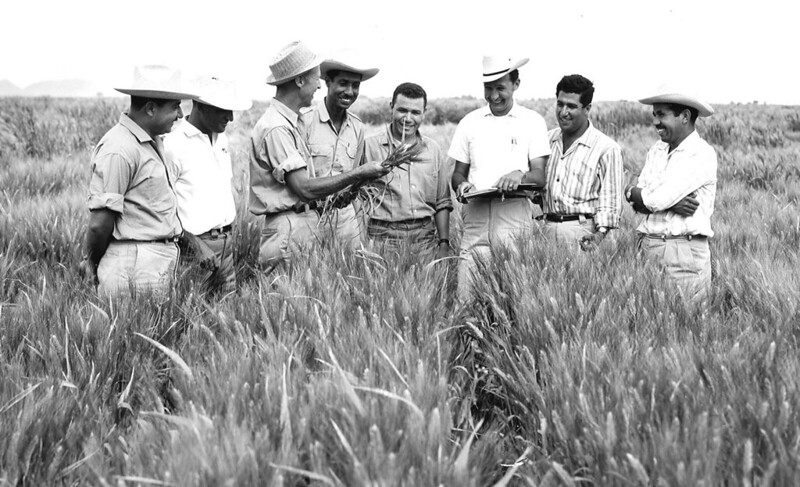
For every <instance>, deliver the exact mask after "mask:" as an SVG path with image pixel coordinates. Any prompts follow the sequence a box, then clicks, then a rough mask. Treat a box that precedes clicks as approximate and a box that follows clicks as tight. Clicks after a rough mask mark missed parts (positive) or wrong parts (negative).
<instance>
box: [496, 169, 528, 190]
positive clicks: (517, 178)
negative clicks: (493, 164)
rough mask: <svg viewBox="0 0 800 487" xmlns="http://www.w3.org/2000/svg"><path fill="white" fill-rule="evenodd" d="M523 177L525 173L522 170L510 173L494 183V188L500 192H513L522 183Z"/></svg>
mask: <svg viewBox="0 0 800 487" xmlns="http://www.w3.org/2000/svg"><path fill="white" fill-rule="evenodd" d="M523 177H525V172H523V171H522V170H519V169H518V170H516V171H512V172H510V173H508V174H506V175H505V176H503V177H501V178H500V179H498V180H497V182H496V183H494V187H495V188H497V189H499V190H500V191H501V192H506V191H514V190H515V189H517V187H518V186H519V183H521V182H522V178H523Z"/></svg>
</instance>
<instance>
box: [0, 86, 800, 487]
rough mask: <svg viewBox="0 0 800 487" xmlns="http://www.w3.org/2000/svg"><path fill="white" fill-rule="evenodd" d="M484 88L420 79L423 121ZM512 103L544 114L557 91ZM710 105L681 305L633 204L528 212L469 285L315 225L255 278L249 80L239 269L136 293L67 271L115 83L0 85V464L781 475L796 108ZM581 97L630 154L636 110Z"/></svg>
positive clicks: (112, 477) (104, 481) (634, 160)
mask: <svg viewBox="0 0 800 487" xmlns="http://www.w3.org/2000/svg"><path fill="white" fill-rule="evenodd" d="M476 103H479V102H478V101H476V100H466V101H465V100H463V99H459V100H435V101H432V104H431V105H432V107H433V108H435V110H436V111H433V112H431V114H429V115H430V116H429V120H430V119H431V118H433V117H432V114H434V113H435V114H436V116H437V117H438V118H436V120H435V121H436V122H437V123H441V124H437V125H426V126H424V127H423V131H424V133H425V134H426V135H429V136H431V137H433V138H434V139H435V140H437V141H438V142H439V143H440V144H441V145H442V146H444V147H447V145H448V143H449V139H450V137H451V136H452V133H453V130H454V125H453V122H454V119H455V120H457V118H458V117H459V116H460V115H463V112H465V111H466V110H468V109H470V108H472V107H474V106H476ZM523 104H526V105H527V106H530V107H532V108H534V109H537V110H539V111H540V112H541V113H542V114H543V115H544V116H545V119H546V121H547V122H548V126H549V127H553V126H554V125H555V120H554V117H553V109H554V102H553V100H532V101H526V102H523ZM716 108H717V109H718V113H717V114H716V115H715V116H714V117H712V118H710V119H708V120H704V121H703V122H702V123H701V124H700V126H699V131H700V133H701V135H702V136H703V137H704V138H706V139H707V140H708V141H709V142H710V143H711V144H713V145H714V147H715V148H716V149H717V152H718V156H719V163H720V164H719V185H718V194H717V202H716V212H715V214H714V217H713V219H712V224H713V226H714V228H715V232H716V236H715V238H714V239H712V242H711V246H712V254H713V259H714V260H713V269H714V276H713V287H712V291H711V294H710V297H709V300H708V302H707V303H706V305H705V306H703V307H701V308H692V307H688V306H686V305H685V304H684V303H683V302H682V301H681V300H680V299H678V297H677V296H676V295H675V293H674V291H673V290H672V287H671V286H670V285H669V283H667V282H665V281H664V280H663V278H662V276H661V275H660V273H659V270H658V269H657V268H655V267H653V266H651V265H649V264H647V263H646V262H644V261H643V260H642V259H640V258H639V257H637V255H636V253H635V252H634V248H633V247H634V246H633V240H634V239H633V229H634V228H635V225H636V222H637V219H636V217H635V215H634V214H633V213H632V211H631V210H630V209H629V208H626V209H625V210H624V212H623V216H622V228H621V229H620V230H618V231H615V232H613V233H612V234H611V236H610V238H608V239H606V241H605V242H604V243H603V244H602V246H601V249H600V250H599V251H598V252H596V253H593V254H581V255H578V256H575V255H574V254H572V253H569V252H567V251H565V250H563V249H560V248H558V247H556V246H554V245H553V244H551V243H550V242H548V241H547V240H546V239H545V238H543V236H542V235H541V234H540V232H538V231H534V232H533V233H532V234H530V235H525V236H522V237H521V238H520V239H519V241H518V242H517V245H516V247H517V248H516V249H498V251H497V253H496V255H495V256H494V259H493V260H492V261H491V262H483V263H481V265H480V266H479V267H480V271H481V273H482V274H481V279H480V283H481V284H480V287H479V289H478V291H477V292H476V293H475V296H474V299H472V300H471V301H470V302H469V303H468V304H467V305H466V306H456V305H455V303H454V300H453V294H454V285H455V282H454V281H455V266H456V262H455V260H454V259H445V260H442V261H436V262H429V261H419V260H417V257H416V256H413V255H407V254H404V253H400V254H390V255H380V254H378V253H375V252H373V251H371V250H370V249H364V250H362V251H358V252H355V253H348V252H345V251H344V250H343V249H342V248H340V247H339V246H338V245H337V244H336V243H335V242H328V241H321V242H318V245H317V248H316V250H315V251H314V252H313V253H310V254H309V255H305V256H304V257H303V258H302V259H299V260H298V261H297V262H295V263H293V264H292V265H291V266H290V267H289V268H287V269H285V270H283V271H281V272H279V273H275V274H270V275H263V274H262V273H261V272H259V270H258V269H257V268H255V266H254V263H255V258H256V253H257V245H258V237H259V226H258V221H257V220H256V219H254V218H252V217H251V216H250V215H249V214H247V212H246V209H245V206H244V205H245V203H246V202H245V201H244V200H245V199H246V198H242V197H241V194H244V195H246V191H247V151H246V147H247V144H246V141H247V135H248V133H249V130H250V128H251V127H252V125H253V124H254V122H255V120H257V118H258V116H259V115H260V113H261V112H262V111H263V109H264V105H263V104H257V105H256V106H255V107H254V108H253V109H251V110H250V111H249V112H246V113H242V114H237V119H236V121H235V122H234V123H233V124H232V125H233V126H232V127H230V128H229V132H230V136H231V149H232V151H231V152H232V155H233V160H234V165H235V171H234V174H235V177H236V186H237V192H238V193H239V200H238V201H239V202H240V203H241V204H240V205H239V208H240V210H239V217H238V219H237V222H236V226H235V236H234V243H235V260H236V266H237V272H238V275H239V290H238V292H237V293H234V294H230V295H227V296H223V297H218V298H214V299H206V298H205V297H203V296H200V295H198V292H197V290H196V289H195V287H194V284H193V282H192V279H191V277H192V276H191V272H190V271H186V270H184V271H182V272H181V274H180V276H179V280H178V283H177V285H176V287H175V290H174V292H173V293H172V295H171V296H170V298H169V299H168V301H167V302H166V303H163V304H155V303H154V301H153V300H152V299H150V296H147V295H146V294H140V295H137V296H135V297H134V298H132V299H128V300H121V301H113V300H104V299H101V298H99V297H97V296H96V295H95V294H94V291H93V289H92V287H91V285H90V284H89V283H88V282H86V281H84V280H83V279H82V278H81V277H80V274H79V272H78V264H79V262H80V259H81V246H82V241H83V234H84V230H85V225H86V221H87V216H88V211H87V209H86V206H85V201H86V195H87V189H88V179H89V174H90V172H89V156H90V151H91V147H92V144H93V143H94V142H96V141H97V140H99V138H100V137H101V136H102V134H103V133H104V132H105V131H106V130H107V129H108V128H110V127H111V125H113V124H114V123H115V122H116V120H117V118H118V116H119V113H120V111H121V110H123V109H124V104H123V101H122V100H113V99H112V100H58V99H14V98H11V99H0V485H223V486H234V485H275V486H280V485H286V486H289V485H304V486H305V485H315V486H316V485H319V486H322V485H334V486H339V485H342V486H344V485H347V486H349V485H387V486H388V485H408V486H436V485H447V486H450V485H452V486H462V485H467V486H469V485H473V486H483V485H499V486H504V485H522V486H555V485H568V486H572V485H658V486H661V485H746V486H751V485H797V484H798V483H800V416H798V414H800V344H798V338H800V299H798V297H799V296H800V292H799V291H800V276H799V274H800V273H799V272H798V271H799V270H800V259H799V258H798V247H799V246H800V212H799V211H798V203H799V202H800V162H799V161H798V159H799V158H800V115H799V114H798V110H797V108H796V107H780V106H765V105H726V106H718V107H716ZM358 110H360V113H361V114H362V117H363V118H364V119H365V120H368V121H369V122H370V123H373V124H376V123H380V122H381V121H382V120H385V116H386V115H388V114H384V113H383V111H384V110H385V100H377V101H374V100H373V101H369V100H365V101H361V100H360V101H359V105H358ZM448 110H450V111H448ZM381 117H384V118H381ZM592 119H593V121H594V123H595V125H596V126H597V127H598V128H600V129H601V130H603V131H605V132H606V133H608V134H609V135H611V136H612V137H613V138H615V139H616V140H617V141H618V142H619V143H620V144H621V146H622V147H623V155H624V158H625V161H626V169H627V170H628V171H629V172H630V173H631V174H634V173H636V171H637V168H639V167H641V165H642V163H643V161H644V155H645V153H646V150H647V148H648V147H649V146H650V145H651V144H652V143H653V142H655V140H656V135H655V132H654V130H653V129H652V128H651V127H650V126H649V121H650V117H649V109H648V107H645V106H642V105H639V104H636V103H630V102H614V103H610V102H606V103H599V102H598V103H596V104H595V107H594V108H593V111H592ZM372 128H373V129H378V127H377V126H374V125H373V126H372ZM452 220H453V226H454V228H456V229H457V228H458V227H459V221H460V218H459V215H458V214H457V213H454V215H453V218H452ZM456 236H457V235H456ZM454 240H455V242H456V244H457V238H454Z"/></svg>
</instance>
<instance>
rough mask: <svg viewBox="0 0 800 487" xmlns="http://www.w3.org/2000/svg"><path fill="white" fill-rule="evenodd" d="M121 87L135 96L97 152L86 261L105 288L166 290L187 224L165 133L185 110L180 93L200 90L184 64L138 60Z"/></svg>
mask: <svg viewBox="0 0 800 487" xmlns="http://www.w3.org/2000/svg"><path fill="white" fill-rule="evenodd" d="M115 89H116V90H117V91H119V92H121V93H125V94H126V95H130V97H131V103H130V108H129V110H128V112H127V113H123V114H122V115H121V116H120V119H119V123H118V124H117V125H115V126H114V127H112V128H111V129H110V130H109V131H108V132H106V134H105V135H104V136H103V138H102V139H100V142H99V143H98V144H97V146H96V147H95V150H94V153H93V154H92V164H91V168H92V177H91V181H90V183H89V201H88V206H89V210H90V214H89V226H88V230H87V233H86V260H85V261H84V262H83V264H82V267H83V268H84V269H85V270H86V271H87V272H89V273H91V275H92V276H93V277H94V278H95V279H96V280H97V282H98V290H99V291H100V292H101V293H103V294H112V295H113V294H125V293H126V292H128V290H129V289H130V288H131V287H133V288H139V289H142V288H150V289H152V290H154V291H156V292H159V293H164V292H166V291H168V289H169V286H170V282H171V278H172V277H173V276H174V273H175V268H176V265H177V262H178V246H177V244H176V240H177V238H178V236H179V235H180V234H181V230H182V229H181V223H180V220H179V218H178V213H177V201H176V197H175V192H174V191H173V182H172V181H171V180H170V177H169V172H168V170H167V166H166V164H165V161H164V150H163V145H162V141H161V137H159V136H160V135H162V134H165V133H167V132H169V131H170V130H171V129H172V124H173V123H175V122H176V121H177V120H179V119H180V118H181V117H182V116H183V113H182V112H181V100H182V99H188V98H195V97H196V96H195V95H194V94H192V93H190V92H187V91H185V90H184V89H183V87H182V83H181V75H180V72H179V71H177V70H173V69H169V68H166V67H164V66H143V67H137V68H136V69H135V70H134V76H133V82H132V83H131V84H130V85H128V86H127V87H124V88H115Z"/></svg>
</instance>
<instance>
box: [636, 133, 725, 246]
mask: <svg viewBox="0 0 800 487" xmlns="http://www.w3.org/2000/svg"><path fill="white" fill-rule="evenodd" d="M637 186H638V187H640V188H641V189H642V202H643V203H644V204H645V206H647V208H648V209H649V210H650V211H652V212H653V213H652V214H650V215H647V216H646V217H645V219H644V221H643V222H642V223H641V225H639V227H638V228H637V231H639V232H642V233H649V234H659V235H705V236H707V237H712V236H713V235H714V232H713V231H712V230H711V214H712V213H714V199H715V197H716V194H717V153H716V152H715V151H714V148H713V147H711V146H710V145H709V144H708V142H706V141H705V140H703V139H701V138H700V136H699V135H698V134H697V132H696V131H695V132H692V133H691V134H689V136H688V137H686V138H685V139H684V140H683V142H681V143H680V145H678V147H676V148H675V150H673V151H672V152H670V150H669V144H667V143H666V142H661V141H659V142H656V143H655V145H653V147H651V148H650V151H649V152H648V153H647V159H646V160H645V163H644V168H642V173H641V174H640V175H639V182H638V183H637ZM691 193H696V196H695V198H696V199H697V201H698V202H699V206H698V207H697V210H696V211H695V213H694V215H692V216H690V217H688V218H685V217H682V216H680V215H678V214H677V213H675V212H672V211H668V208H671V207H672V206H673V205H675V203H677V202H678V201H680V200H682V199H683V198H684V197H685V196H687V195H689V194H691Z"/></svg>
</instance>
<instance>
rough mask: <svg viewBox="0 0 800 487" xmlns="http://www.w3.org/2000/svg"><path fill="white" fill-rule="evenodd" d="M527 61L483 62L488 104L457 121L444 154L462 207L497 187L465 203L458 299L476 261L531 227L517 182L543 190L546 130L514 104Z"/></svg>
mask: <svg viewBox="0 0 800 487" xmlns="http://www.w3.org/2000/svg"><path fill="white" fill-rule="evenodd" d="M527 62H528V59H527V58H524V59H519V60H513V59H511V58H508V57H505V58H504V57H495V56H485V57H484V58H483V96H484V98H485V99H486V101H487V102H488V105H487V106H485V107H482V108H479V109H477V110H475V111H473V112H471V113H469V114H467V115H466V116H465V117H464V118H463V119H462V120H461V122H459V124H458V127H457V128H456V132H455V134H454V135H453V140H452V142H451V144H450V150H449V151H448V153H447V155H448V156H450V157H452V158H453V159H455V161H456V162H455V170H454V172H453V178H452V185H453V189H454V190H455V191H456V196H457V197H458V199H459V200H461V201H462V202H466V201H467V199H466V198H465V195H467V194H468V193H470V192H473V191H481V190H486V189H490V188H497V190H499V194H498V193H494V194H492V195H487V196H485V197H480V196H476V197H472V198H469V200H468V203H467V204H465V205H464V206H463V208H462V218H463V221H464V227H463V229H464V233H463V235H462V237H461V250H460V257H461V259H460V261H459V266H458V296H459V299H462V300H463V299H465V298H466V297H467V295H468V293H469V290H470V283H471V281H472V278H471V275H472V273H473V271H474V267H475V256H476V255H480V256H481V257H482V258H487V257H488V256H489V255H490V252H491V248H492V246H493V245H497V244H508V243H510V242H511V240H512V238H513V236H514V235H516V234H518V233H520V232H525V231H528V230H530V229H531V228H532V225H533V222H532V217H533V214H532V212H533V206H532V203H531V201H530V200H529V199H528V197H527V194H526V193H524V192H520V191H517V188H518V186H519V185H520V183H530V184H535V185H537V186H543V185H544V183H545V172H544V169H545V164H546V162H547V158H548V156H549V155H550V146H549V143H548V139H547V126H546V124H545V122H544V119H543V118H542V116H541V115H539V114H538V113H536V112H534V111H533V110H529V109H527V108H525V107H523V106H520V105H518V104H516V103H515V102H514V92H515V91H516V90H517V88H519V83H520V80H519V71H518V68H519V67H521V66H523V65H524V64H525V63H527Z"/></svg>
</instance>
